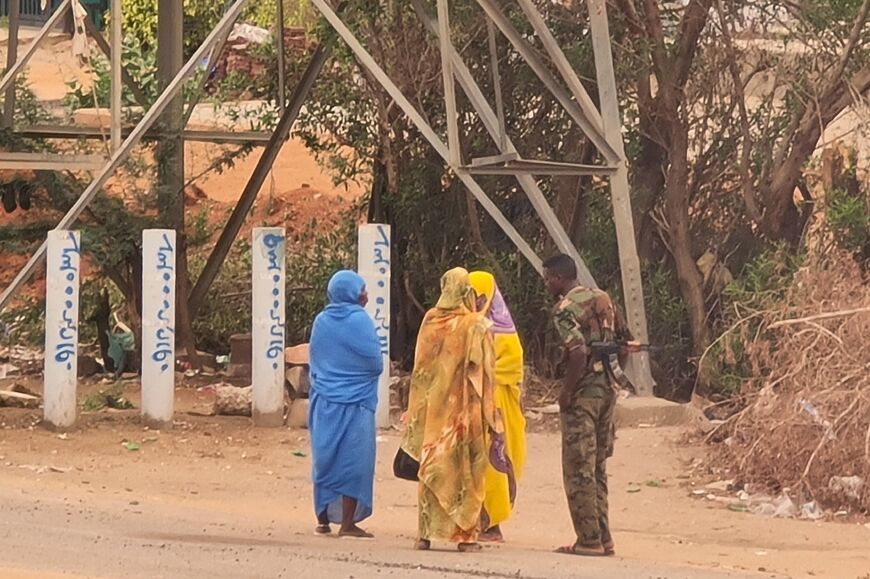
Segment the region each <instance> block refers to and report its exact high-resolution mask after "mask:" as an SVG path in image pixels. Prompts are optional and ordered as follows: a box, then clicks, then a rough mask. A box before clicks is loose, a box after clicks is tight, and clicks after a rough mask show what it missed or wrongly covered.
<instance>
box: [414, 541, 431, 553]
mask: <svg viewBox="0 0 870 579" xmlns="http://www.w3.org/2000/svg"><path fill="white" fill-rule="evenodd" d="M431 548H432V541H430V540H429V539H418V540H417V542H416V543H414V549H415V550H417V551H428V550H429V549H431Z"/></svg>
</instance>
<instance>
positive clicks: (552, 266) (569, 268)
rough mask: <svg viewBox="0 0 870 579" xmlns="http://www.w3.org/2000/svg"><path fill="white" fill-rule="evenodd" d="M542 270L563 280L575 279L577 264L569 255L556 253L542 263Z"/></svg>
mask: <svg viewBox="0 0 870 579" xmlns="http://www.w3.org/2000/svg"><path fill="white" fill-rule="evenodd" d="M544 269H548V270H550V271H551V272H552V273H555V274H556V275H558V276H559V277H561V278H563V279H577V264H576V263H574V259H573V258H572V257H571V256H570V255H566V254H564V253H557V254H556V255H554V256H552V257H550V258H547V260H546V261H544Z"/></svg>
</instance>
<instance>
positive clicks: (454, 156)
mask: <svg viewBox="0 0 870 579" xmlns="http://www.w3.org/2000/svg"><path fill="white" fill-rule="evenodd" d="M437 3H438V32H439V36H440V38H441V76H442V78H443V81H444V107H445V108H446V109H447V110H446V113H447V117H446V120H447V162H448V163H450V168H451V169H453V170H454V171H457V170H459V165H461V164H462V150H461V148H460V144H459V113H458V112H457V110H456V81H454V80H453V61H452V60H451V58H450V47H451V46H452V43H451V42H450V4H449V2H448V0H437Z"/></svg>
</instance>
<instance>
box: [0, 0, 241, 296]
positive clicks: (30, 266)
mask: <svg viewBox="0 0 870 579" xmlns="http://www.w3.org/2000/svg"><path fill="white" fill-rule="evenodd" d="M68 1H69V0H66V2H68ZM247 3H248V0H235V2H234V3H233V4H232V5H231V6H230V8H229V9H228V10H227V12H226V13H225V14H224V16H223V17H222V18H221V20H220V22H219V23H218V25H217V26H216V27H215V28H214V29H213V30H212V31H211V32H210V33H209V35H208V37H207V38H206V39H205V40H204V41H203V43H202V45H201V46H200V47H199V48H198V49H197V51H196V52H195V53H194V54H193V56H191V57H190V60H188V61H187V63H186V64H185V65H184V66H183V67H182V69H181V70H180V71H179V72H178V74H177V75H175V78H174V79H173V80H172V82H171V83H170V84H169V86H167V87H166V89H165V90H164V91H163V92H162V93H161V95H160V96H159V97H158V98H157V101H156V102H155V103H154V106H152V107H151V108H150V109H149V110H148V112H147V113H145V116H144V117H143V118H142V120H141V121H139V124H138V125H136V128H134V129H133V131H132V132H131V133H130V135H129V136H128V137H127V138H126V139H125V140H124V142H123V143H122V144H121V147H120V148H119V149H118V150H117V151H115V152H114V153H113V154H112V157H111V159H109V161H108V163H106V165H104V167H103V170H102V171H101V172H100V173H99V174H98V175H97V177H96V178H95V179H94V180H93V181H92V182H91V184H90V185H88V187H87V188H86V189H85V191H84V192H83V193H82V195H81V196H80V197H79V198H78V200H77V201H76V202H75V204H73V206H72V207H71V208H70V210H69V211H67V213H66V215H64V216H63V218H61V220H60V223H58V225H57V227H55V229H69V228H70V226H71V225H72V224H73V223H75V221H76V220H77V219H78V218H79V216H80V215H81V214H82V212H83V211H84V210H85V208H86V207H87V206H88V205H89V204H90V202H91V201H92V200H93V199H94V197H96V195H97V193H99V192H100V190H101V189H102V188H103V186H104V185H105V184H106V181H108V180H109V177H110V176H111V175H112V173H114V171H115V169H117V168H118V166H119V165H121V164H122V163H123V162H124V161H126V160H127V157H128V156H129V154H130V151H131V150H132V149H133V147H135V146H136V145H137V144H138V143H139V142H140V141H141V140H142V137H143V136H144V135H145V133H146V132H148V129H149V128H150V127H151V125H153V124H154V122H155V121H156V120H157V118H158V117H159V116H160V115H161V114H162V113H163V111H164V110H165V109H166V107H167V106H168V105H169V103H170V101H172V99H174V98H175V96H176V95H178V94H179V93H180V92H181V89H182V87H183V86H184V83H185V81H186V80H187V79H188V78H190V76H191V75H192V74H193V71H194V70H195V68H196V66H197V65H198V64H199V63H200V61H201V60H202V57H203V56H205V54H206V52H208V50H209V48H211V47H212V46H213V45H214V43H215V41H216V40H217V37H218V36H219V35H220V34H222V33H223V32H224V31H225V30H226V29H227V28H228V27H230V26H232V25H233V23H234V22H235V21H236V19H238V17H239V14H240V13H241V11H242V9H243V8H244V7H245V5H246V4H247ZM45 249H46V244H45V242H43V243H42V244H41V245H40V246H39V249H37V251H36V253H34V254H33V256H32V257H31V258H30V260H29V261H28V262H27V264H26V265H25V266H24V267H23V268H22V270H21V271H20V272H19V273H18V275H17V276H15V279H14V280H12V283H11V284H9V287H7V288H6V290H5V291H4V292H3V294H2V295H0V309H2V308H3V307H4V306H5V305H6V304H7V303H8V302H9V299H10V298H11V297H12V296H13V295H15V293H16V292H17V291H18V290H19V289H21V287H22V286H23V285H24V283H25V282H27V280H28V279H29V278H30V276H31V275H33V272H34V271H35V270H36V267H37V266H38V265H39V264H40V263H41V262H42V260H43V259H45Z"/></svg>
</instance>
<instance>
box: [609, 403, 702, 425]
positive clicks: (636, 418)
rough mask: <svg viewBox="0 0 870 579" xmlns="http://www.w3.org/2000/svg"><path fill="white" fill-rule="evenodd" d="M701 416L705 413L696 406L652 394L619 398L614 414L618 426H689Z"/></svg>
mask: <svg viewBox="0 0 870 579" xmlns="http://www.w3.org/2000/svg"><path fill="white" fill-rule="evenodd" d="M699 415H700V416H699ZM701 418H704V416H703V414H702V413H701V411H700V410H699V409H698V408H696V407H694V406H691V405H689V404H678V403H677V402H671V401H670V400H665V399H663V398H654V397H651V396H649V397H647V396H635V397H632V398H626V399H625V400H619V401H618V402H617V403H616V410H615V411H614V416H613V419H614V422H615V423H616V427H617V428H638V427H642V426H648V427H653V426H687V425H690V424H694V423H695V422H697V421H699V420H700V419H701Z"/></svg>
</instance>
